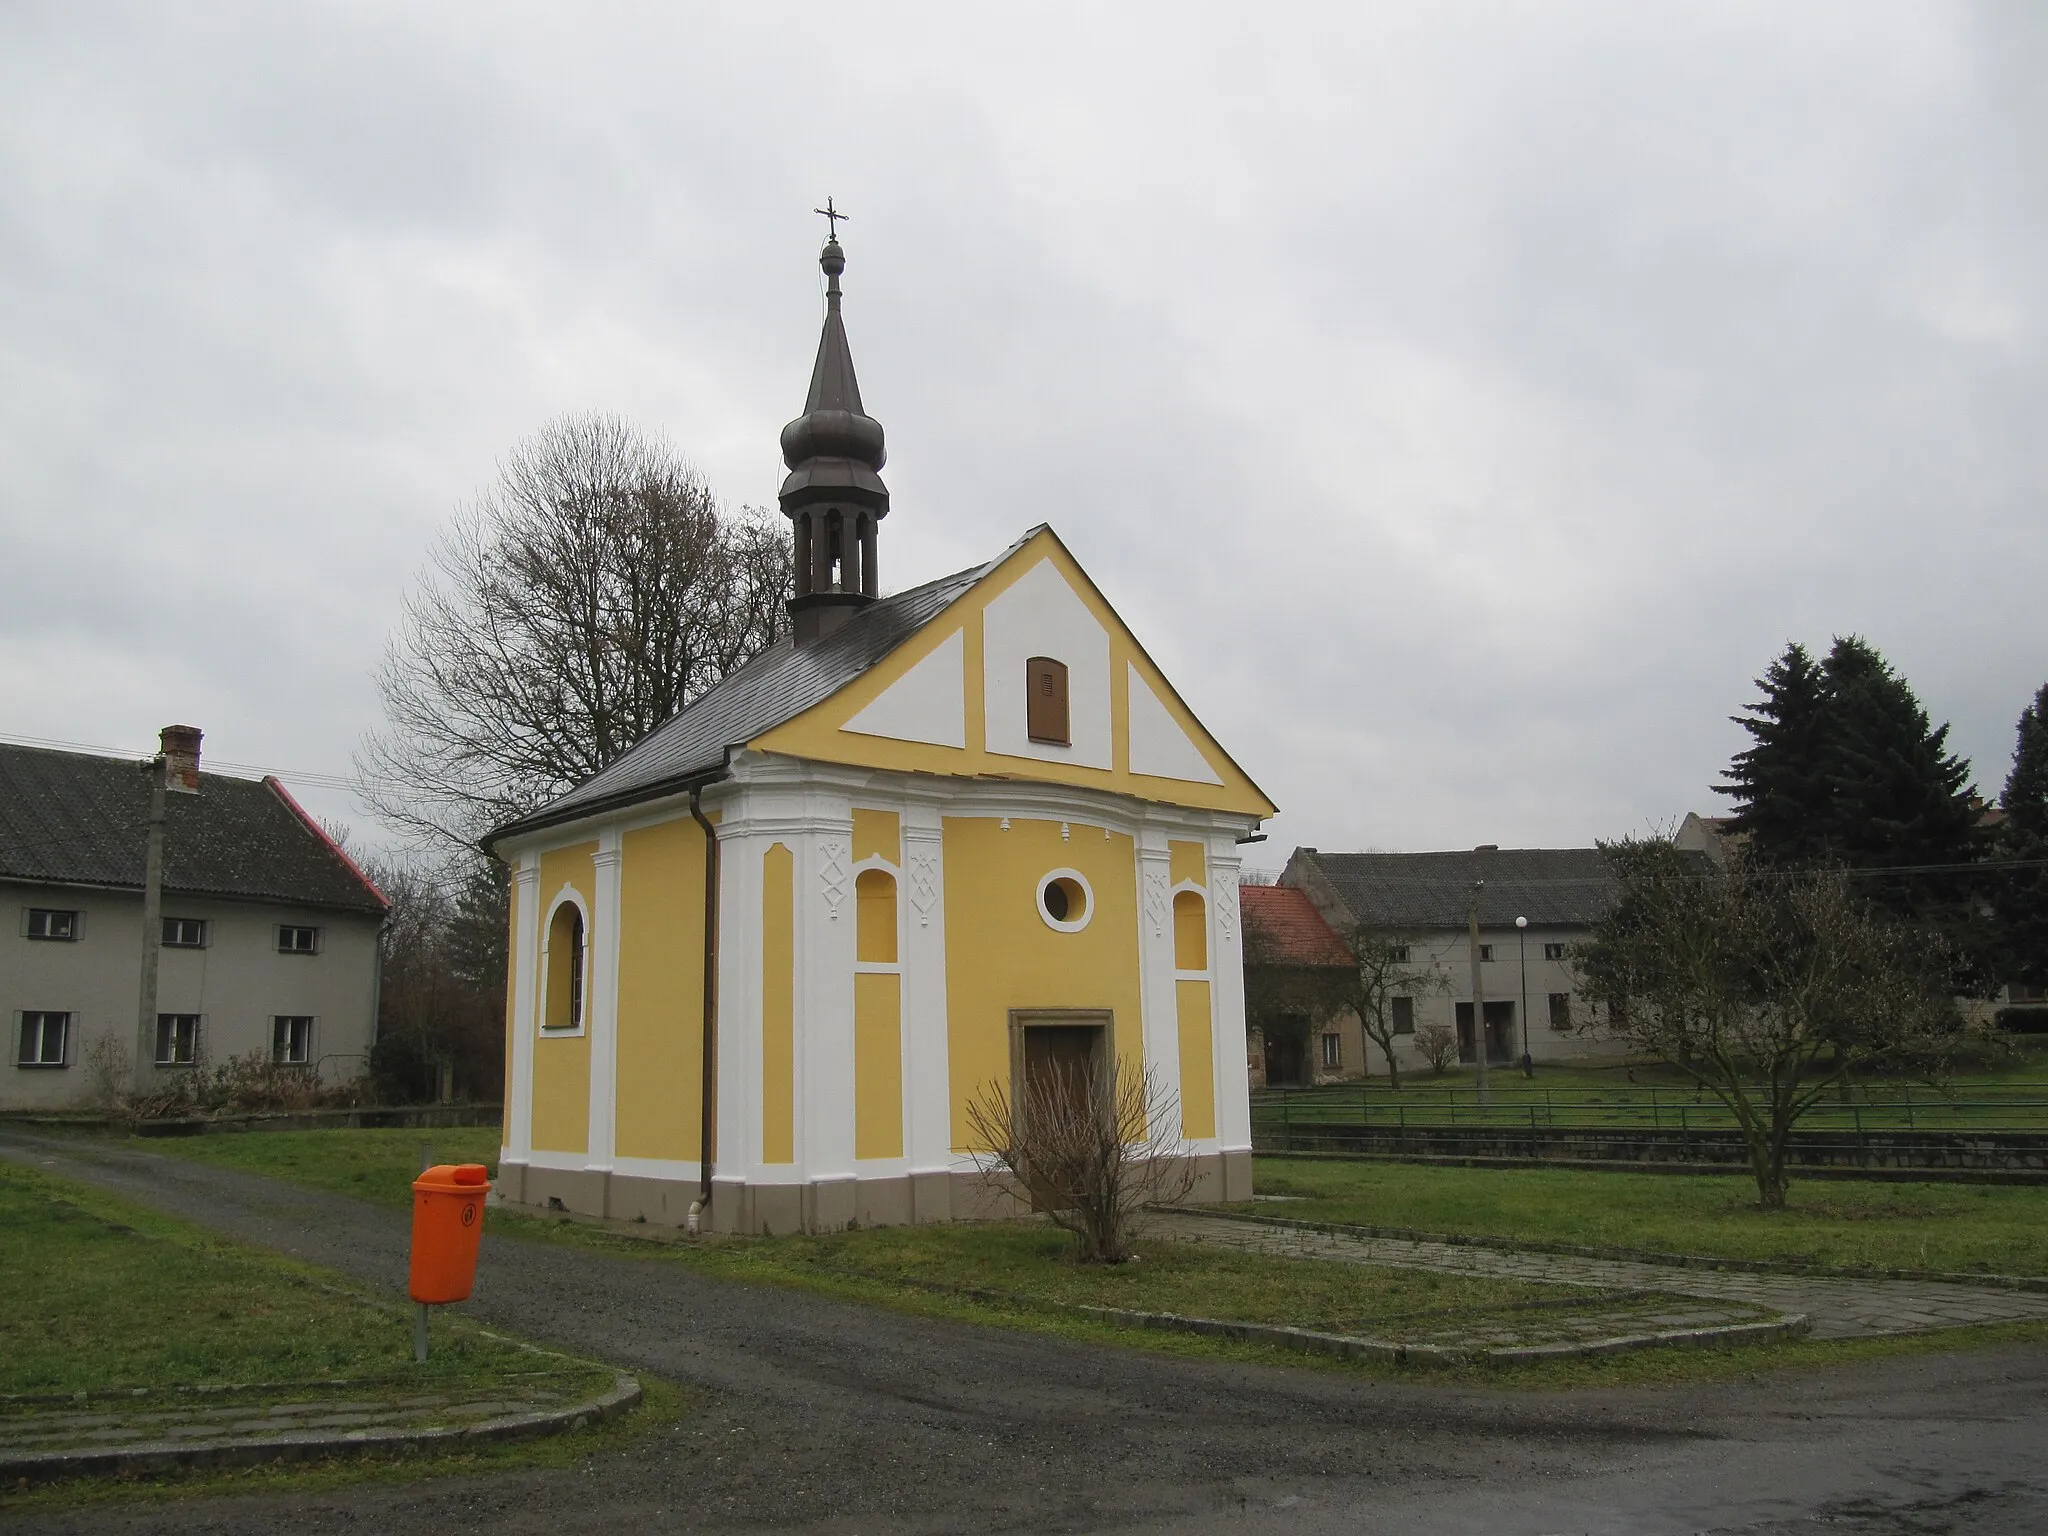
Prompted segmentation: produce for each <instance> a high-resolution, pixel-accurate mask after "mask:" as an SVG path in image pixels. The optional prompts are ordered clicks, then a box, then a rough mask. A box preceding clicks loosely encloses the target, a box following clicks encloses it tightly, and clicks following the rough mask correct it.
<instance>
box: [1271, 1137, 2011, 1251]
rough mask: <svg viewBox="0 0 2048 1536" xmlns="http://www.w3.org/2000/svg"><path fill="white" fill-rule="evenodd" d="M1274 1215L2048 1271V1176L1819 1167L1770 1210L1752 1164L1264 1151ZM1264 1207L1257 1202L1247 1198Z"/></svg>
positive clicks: (1618, 1243) (1607, 1243)
mask: <svg viewBox="0 0 2048 1536" xmlns="http://www.w3.org/2000/svg"><path fill="white" fill-rule="evenodd" d="M1253 1184H1254V1187H1255V1188H1256V1189H1257V1190H1258V1191H1259V1193H1260V1194H1262V1195H1297V1196H1304V1197H1306V1198H1304V1199H1300V1200H1292V1201H1288V1202H1286V1203H1284V1204H1261V1205H1259V1206H1258V1207H1256V1209H1257V1210H1258V1212H1259V1213H1260V1214H1262V1215H1270V1216H1290V1217H1300V1218H1303V1219H1306V1220H1312V1221H1342V1222H1354V1223H1358V1224H1360V1225H1365V1226H1382V1227H1412V1228H1416V1229H1418V1230H1421V1231H1426V1232H1456V1233H1464V1234H1467V1235H1472V1236H1490V1237H1504V1238H1536V1239H1541V1240H1544V1241H1549V1242H1560V1243H1585V1244H1590V1245H1592V1246H1595V1247H1617V1248H1648V1249H1654V1250H1657V1251H1659V1252H1663V1253H1692V1254H1710V1255H1713V1256H1715V1257H1718V1258H1742V1259H1786V1260H1797V1261H1800V1262H1805V1263H1815V1264H1841V1265H1853V1266H1869V1267H1873V1268H1891V1267H1899V1268H1909V1269H1935V1270H1950V1271H1955V1272H1958V1273H1965V1272H1972V1271H1974V1272H1979V1273H1988V1274H2017V1275H2048V1188H2038V1187H2030V1186H2026V1185H2002V1184H1937V1183H1925V1184H1905V1183H1898V1184H1895V1183H1890V1182H1885V1183H1878V1182H1868V1183H1866V1182H1863V1181H1860V1180H1851V1179H1829V1180H1822V1179H1808V1180H1803V1181H1796V1182H1795V1183H1794V1184H1793V1186H1792V1193H1791V1197H1790V1198H1791V1204H1790V1206H1789V1208H1788V1209H1786V1210H1783V1211H1777V1212H1766V1211H1761V1210H1759V1209H1757V1205H1756V1185H1755V1183H1754V1182H1753V1181H1751V1180H1750V1179H1748V1178H1746V1177H1743V1176H1741V1175H1726V1176H1721V1175H1683V1174H1649V1173H1606V1172H1599V1173H1593V1172H1582V1171H1579V1170H1574V1169H1558V1168H1498V1169H1496V1168H1441V1167H1431V1166H1423V1165H1417V1164H1412V1163H1379V1162H1351V1161H1345V1160H1338V1159H1324V1158H1287V1157H1262V1158H1259V1159H1258V1160H1257V1163H1256V1172H1255V1173H1254V1175H1253ZM1245 1209H1251V1207H1245Z"/></svg>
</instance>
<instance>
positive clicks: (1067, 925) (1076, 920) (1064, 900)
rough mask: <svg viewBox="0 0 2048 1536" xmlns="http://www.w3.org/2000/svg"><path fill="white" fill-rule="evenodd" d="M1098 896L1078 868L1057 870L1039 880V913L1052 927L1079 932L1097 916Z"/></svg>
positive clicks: (1048, 925) (1065, 931)
mask: <svg viewBox="0 0 2048 1536" xmlns="http://www.w3.org/2000/svg"><path fill="white" fill-rule="evenodd" d="M1094 908H1095V897H1094V893H1093V892H1091V891H1090V890H1089V889H1088V882H1087V881H1086V880H1085V879H1084V878H1082V875H1081V872H1080V871H1079V870H1076V869H1056V870H1054V871H1053V872H1052V873H1051V874H1049V875H1047V876H1046V877H1045V878H1044V879H1042V880H1040V881H1039V882H1038V915H1039V916H1040V917H1042V918H1044V919H1045V923H1046V926H1047V927H1048V928H1057V929H1058V930H1059V931H1060V932H1061V933H1077V932H1079V931H1080V930H1081V929H1083V928H1086V927H1087V926H1088V919H1089V918H1090V917H1091V916H1093V915H1094Z"/></svg>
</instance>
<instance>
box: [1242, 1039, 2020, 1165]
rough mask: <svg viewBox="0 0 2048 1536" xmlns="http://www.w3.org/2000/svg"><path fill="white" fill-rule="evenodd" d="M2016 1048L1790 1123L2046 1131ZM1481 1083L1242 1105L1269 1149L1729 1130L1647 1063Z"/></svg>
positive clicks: (1283, 1097)
mask: <svg viewBox="0 0 2048 1536" xmlns="http://www.w3.org/2000/svg"><path fill="white" fill-rule="evenodd" d="M2015 1046H2016V1049H2015V1050H2014V1052H2013V1054H2012V1055H2011V1056H2010V1057H2008V1058H2007V1059H2006V1060H2005V1061H2003V1062H2001V1063H1999V1064H1998V1065H1996V1066H1994V1067H1986V1068H1982V1069H1979V1070H1975V1071H1970V1072H1962V1073H1958V1074H1956V1075H1955V1076H1954V1077H1952V1078H1950V1079H1949V1081H1948V1082H1947V1083H1946V1084H1945V1085H1944V1086H1945V1088H1946V1092H1945V1093H1944V1092H1942V1091H1938V1090H1937V1089H1935V1088H1933V1087H1932V1086H1930V1085H1929V1084H1927V1083H1924V1082H1917V1081H1913V1080H1910V1079H1906V1078H1896V1077H1890V1078H1887V1077H1872V1078H1858V1079H1857V1080H1856V1081H1854V1082H1853V1083H1851V1084H1850V1085H1849V1086H1848V1089H1847V1091H1846V1094H1845V1095H1837V1094H1834V1093H1830V1094H1829V1095H1828V1096H1827V1097H1826V1098H1824V1099H1823V1100H1822V1101H1821V1102H1820V1103H1819V1104H1817V1105H1816V1106H1815V1107H1814V1108H1813V1109H1812V1110H1811V1111H1809V1112H1808V1113H1807V1115H1806V1116H1805V1117H1804V1118H1803V1119H1802V1120H1801V1121H1800V1126H1801V1128H1802V1129H1805V1130H1810V1131H1831V1132H1836V1133H1842V1132H1856V1131H1888V1130H1902V1131H1904V1130H1910V1131H1989V1130H2032V1131H2039V1130H2043V1129H2048V1047H2044V1045H2042V1044H2036V1043H2035V1042H2034V1041H2032V1040H2028V1039H2025V1038H2024V1037H2021V1038H2020V1039H2018V1040H2016V1041H2015ZM1491 1079H1492V1092H1491V1099H1490V1102H1489V1103H1488V1104H1487V1105H1485V1106H1484V1107H1482V1106H1481V1105H1480V1104H1479V1101H1478V1086H1477V1085H1478V1079H1477V1077H1476V1076H1475V1075H1474V1073H1473V1070H1472V1069H1471V1068H1469V1067H1457V1068H1454V1069H1452V1070H1450V1071H1447V1072H1444V1073H1442V1074H1435V1073H1430V1072H1426V1071H1425V1072H1403V1073H1402V1075H1401V1084H1402V1086H1401V1090H1400V1091H1399V1092H1398V1093H1397V1092H1395V1091H1393V1090H1392V1089H1391V1088H1389V1087H1388V1086H1387V1080H1386V1078H1385V1077H1384V1076H1378V1077H1373V1078H1368V1079H1365V1080H1363V1081H1357V1082H1347V1083H1327V1084H1324V1085H1323V1086H1321V1087H1318V1088H1302V1089H1284V1090H1276V1091H1272V1092H1267V1091H1264V1090H1261V1091H1260V1092H1257V1093H1255V1094H1254V1095H1253V1097H1252V1123H1253V1126H1254V1128H1255V1130H1256V1132H1257V1135H1258V1137H1259V1139H1260V1140H1261V1141H1266V1140H1276V1141H1277V1138H1279V1137H1280V1136H1282V1135H1284V1134H1285V1132H1286V1131H1287V1130H1288V1129H1289V1128H1299V1127H1304V1126H1309V1127H1312V1126H1314V1125H1316V1124H1319V1123H1341V1124H1348V1125H1355V1124H1366V1125H1385V1126H1394V1125H1414V1126H1437V1125H1481V1124H1484V1125H1513V1126H1527V1127H1542V1126H1587V1127H1610V1128H1615V1129H1624V1128H1639V1129H1644V1130H1651V1129H1663V1130H1681V1129H1691V1130H1705V1129H1728V1128H1732V1127H1733V1126H1734V1124H1735V1121H1734V1118H1733V1116H1732V1115H1730V1113H1729V1112H1728V1110H1727V1109H1726V1108H1725V1107H1724V1106H1723V1105H1722V1104H1721V1102H1720V1101H1719V1100H1718V1099H1716V1098H1715V1097H1714V1096H1713V1095H1712V1094H1710V1093H1705V1092H1702V1091H1701V1090H1700V1089H1699V1088H1698V1087H1697V1085H1696V1084H1694V1083H1693V1082H1692V1081H1691V1080H1690V1079H1689V1078H1687V1077H1686V1076H1685V1074H1684V1073H1682V1072H1680V1071H1679V1070H1678V1069H1677V1068H1676V1067H1671V1066H1666V1065H1663V1064H1661V1063H1657V1062H1642V1063H1636V1064H1632V1065H1621V1064H1613V1065H1600V1066H1544V1067H1539V1068H1538V1069H1537V1072H1536V1075H1535V1076H1534V1077H1533V1078H1525V1077H1523V1076H1522V1074H1521V1073H1520V1072H1519V1071H1518V1070H1516V1069H1515V1068H1513V1067H1511V1066H1506V1065H1498V1066H1496V1067H1495V1068H1494V1069H1493V1072H1492V1074H1491Z"/></svg>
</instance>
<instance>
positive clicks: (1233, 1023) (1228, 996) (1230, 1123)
mask: <svg viewBox="0 0 2048 1536" xmlns="http://www.w3.org/2000/svg"><path fill="white" fill-rule="evenodd" d="M1241 862H1242V860H1241V859H1240V858H1239V856H1238V851H1237V842H1236V839H1235V838H1234V837H1233V836H1232V835H1231V834H1230V833H1229V832H1223V833H1220V834H1217V835H1215V836H1212V837H1211V838H1210V840H1209V974H1210V977H1211V978H1212V979H1211V981H1210V983H1209V1000H1210V1014H1209V1016H1210V1021H1211V1022H1210V1028H1211V1030H1212V1031H1213V1033H1214V1043H1213V1045H1212V1047H1211V1051H1210V1054H1211V1056H1212V1057H1213V1058H1214V1060H1215V1065H1216V1139H1217V1141H1218V1142H1219V1143H1220V1144H1221V1146H1220V1150H1222V1151H1225V1152H1237V1151H1243V1150H1246V1149H1248V1148H1249V1147H1250V1146H1251V1144H1252V1099H1251V1079H1250V1078H1249V1077H1248V1076H1247V1075H1246V1073H1245V1043H1244V922H1243V914H1242V913H1241V912H1240V911H1239V909H1238V899H1237V872H1238V866H1239V864H1240V863H1241Z"/></svg>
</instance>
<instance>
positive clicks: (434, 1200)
mask: <svg viewBox="0 0 2048 1536" xmlns="http://www.w3.org/2000/svg"><path fill="white" fill-rule="evenodd" d="M490 1192H491V1178H490V1170H488V1169H487V1168H485V1167H484V1165H483V1164H482V1163H440V1164H437V1165H436V1166H434V1167H432V1168H429V1169H428V1170H427V1171H426V1172H425V1173H422V1174H421V1175H420V1176H419V1177H418V1178H416V1179H414V1180H413V1181H412V1274H411V1277H410V1279H411V1290H412V1299H413V1300H414V1301H417V1302H420V1303H423V1304H425V1305H428V1306H442V1305H445V1304H446V1303H448V1302H451V1301H467V1300H468V1299H469V1293H470V1289H471V1288H472V1287H473V1286H474V1285H475V1284H476V1249H477V1243H478V1241H479V1240H480V1239H481V1238H482V1237H483V1235H484V1196H486V1195H488V1194H489V1193H490Z"/></svg>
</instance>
